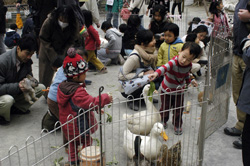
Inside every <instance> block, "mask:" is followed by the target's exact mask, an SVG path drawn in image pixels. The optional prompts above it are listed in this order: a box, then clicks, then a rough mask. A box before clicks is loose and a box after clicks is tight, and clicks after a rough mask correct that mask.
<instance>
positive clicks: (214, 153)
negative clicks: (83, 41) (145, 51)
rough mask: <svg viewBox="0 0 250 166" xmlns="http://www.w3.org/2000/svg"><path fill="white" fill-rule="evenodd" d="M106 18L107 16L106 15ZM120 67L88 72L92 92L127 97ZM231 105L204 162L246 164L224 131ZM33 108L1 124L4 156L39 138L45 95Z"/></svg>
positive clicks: (194, 12) (192, 12)
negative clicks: (30, 138)
mask: <svg viewBox="0 0 250 166" xmlns="http://www.w3.org/2000/svg"><path fill="white" fill-rule="evenodd" d="M185 9H188V10H187V15H188V16H187V19H188V21H191V19H192V18H193V17H195V16H199V17H200V18H206V13H205V10H204V7H203V6H201V7H197V6H195V7H194V6H186V8H185ZM102 19H104V16H103V17H102ZM148 21H149V19H148V18H145V22H144V23H145V24H146V23H148ZM185 26H186V25H184V24H183V26H181V27H185ZM145 27H147V26H145ZM98 31H99V33H100V35H103V32H101V30H100V29H99V30H98ZM184 32H185V29H182V33H183V34H181V35H184ZM181 35H180V36H181ZM32 59H33V61H34V64H33V73H34V76H35V77H36V78H38V59H37V58H36V57H35V55H34V56H33V57H32ZM119 67H120V66H114V65H113V66H110V67H108V71H109V72H108V73H107V74H104V75H94V73H92V72H88V73H87V79H89V80H92V81H93V83H92V85H90V86H87V89H88V92H89V93H90V94H92V95H93V96H97V95H98V89H99V87H100V86H104V88H105V89H104V92H111V93H112V95H113V96H114V98H116V99H120V100H124V98H123V97H122V96H121V94H120V93H119V92H118V91H117V86H118V81H117V73H118V70H119ZM202 80H203V78H200V80H199V79H198V81H202ZM229 108H230V110H229V118H228V121H227V123H226V124H224V125H223V126H222V127H220V128H219V129H218V130H217V131H216V132H214V133H213V134H212V135H211V136H209V137H208V138H207V139H206V142H205V149H204V165H206V166H241V165H242V158H241V150H238V149H235V148H234V147H233V145H232V142H233V141H234V140H236V139H237V137H230V136H227V135H225V134H224V132H223V129H224V128H225V127H227V126H229V127H232V126H234V124H235V122H236V113H235V105H234V103H233V100H232V99H231V100H230V107H229ZM30 110H31V113H30V114H28V115H12V116H11V123H10V125H8V126H0V160H1V159H2V158H3V157H5V156H6V155H8V150H9V148H10V147H11V146H12V145H16V146H18V147H19V148H21V147H23V146H24V145H25V141H26V138H27V137H28V136H31V135H32V136H33V137H34V138H35V139H36V138H38V137H39V136H40V131H41V119H42V117H43V115H44V114H45V112H46V111H47V104H46V102H45V99H44V98H43V97H41V98H40V99H39V100H38V101H37V102H36V103H35V104H34V105H33V106H32V107H31V108H30ZM14 151H15V150H14ZM0 165H1V162H0ZM27 165H28V164H27ZM121 165H122V164H121ZM1 166H2V165H1Z"/></svg>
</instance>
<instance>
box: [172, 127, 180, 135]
mask: <svg viewBox="0 0 250 166" xmlns="http://www.w3.org/2000/svg"><path fill="white" fill-rule="evenodd" d="M174 134H175V135H182V128H181V127H174Z"/></svg>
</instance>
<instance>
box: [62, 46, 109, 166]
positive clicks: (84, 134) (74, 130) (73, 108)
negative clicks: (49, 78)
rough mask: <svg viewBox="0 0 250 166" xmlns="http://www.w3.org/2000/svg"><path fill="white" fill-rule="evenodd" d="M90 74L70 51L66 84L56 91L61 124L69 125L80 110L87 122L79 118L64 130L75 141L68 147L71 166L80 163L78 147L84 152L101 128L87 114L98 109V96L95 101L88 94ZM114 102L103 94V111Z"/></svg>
mask: <svg viewBox="0 0 250 166" xmlns="http://www.w3.org/2000/svg"><path fill="white" fill-rule="evenodd" d="M87 71H88V65H87V63H86V61H85V60H84V59H83V58H82V57H81V56H80V55H79V54H77V53H76V51H75V49H73V48H69V49H68V51H67V56H66V58H65V59H64V61H63V72H64V74H65V76H66V77H67V80H65V81H63V82H62V83H61V84H59V87H58V91H57V102H58V107H59V120H60V122H61V124H64V123H67V121H69V120H70V119H72V118H73V117H77V116H78V115H79V109H80V108H81V109H83V110H84V115H83V116H84V117H85V118H84V119H85V120H84V119H83V117H82V116H80V117H79V118H76V119H75V120H74V121H72V122H73V123H72V122H68V123H67V124H66V125H63V127H62V129H63V132H64V135H65V136H66V139H67V140H72V139H75V141H71V142H70V143H69V147H70V148H69V162H70V164H71V165H74V164H76V163H78V162H79V160H78V155H77V154H76V153H77V149H76V148H77V147H78V145H80V143H81V144H82V146H83V147H82V148H84V147H86V146H89V145H91V144H92V138H91V136H90V134H91V133H94V132H95V131H96V130H97V128H98V123H97V121H96V119H95V116H94V112H93V111H87V110H89V108H90V107H91V108H94V110H96V111H97V110H98V105H99V96H97V97H92V96H91V95H90V94H88V92H87V91H86V86H85V78H86V72H87ZM112 100H113V97H112V96H111V95H109V94H107V93H105V94H102V95H101V107H104V105H106V104H109V103H111V102H112ZM81 113H82V112H81ZM69 115H71V116H69ZM68 117H70V118H68ZM77 119H78V120H77ZM79 135H81V136H79ZM78 136H79V137H78Z"/></svg>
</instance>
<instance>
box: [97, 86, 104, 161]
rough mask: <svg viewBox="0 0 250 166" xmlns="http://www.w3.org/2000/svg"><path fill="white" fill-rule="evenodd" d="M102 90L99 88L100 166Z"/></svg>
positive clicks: (102, 88)
mask: <svg viewBox="0 0 250 166" xmlns="http://www.w3.org/2000/svg"><path fill="white" fill-rule="evenodd" d="M103 90H104V87H103V86H101V87H100V88H99V109H98V111H99V113H98V114H99V125H100V150H101V166H103V153H102V114H101V109H102V107H101V106H102V97H101V93H102V91H103Z"/></svg>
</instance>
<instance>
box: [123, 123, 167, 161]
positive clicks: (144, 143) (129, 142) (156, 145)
mask: <svg viewBox="0 0 250 166" xmlns="http://www.w3.org/2000/svg"><path fill="white" fill-rule="evenodd" d="M136 136H138V135H136V134H132V133H131V132H130V131H129V130H125V131H124V140H123V148H124V150H125V151H126V153H127V155H128V157H129V158H130V159H132V158H133V156H134V155H135V150H134V141H135V138H136ZM159 136H161V137H163V139H164V140H165V141H167V140H168V136H167V135H166V133H165V131H164V127H163V125H162V124H161V123H155V124H154V126H153V128H152V130H151V132H150V135H149V136H140V138H141V144H140V153H141V154H142V155H143V156H144V157H145V158H146V159H147V160H149V161H152V160H156V159H157V158H158V156H159V154H160V152H161V146H162V142H161V141H160V140H159Z"/></svg>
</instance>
